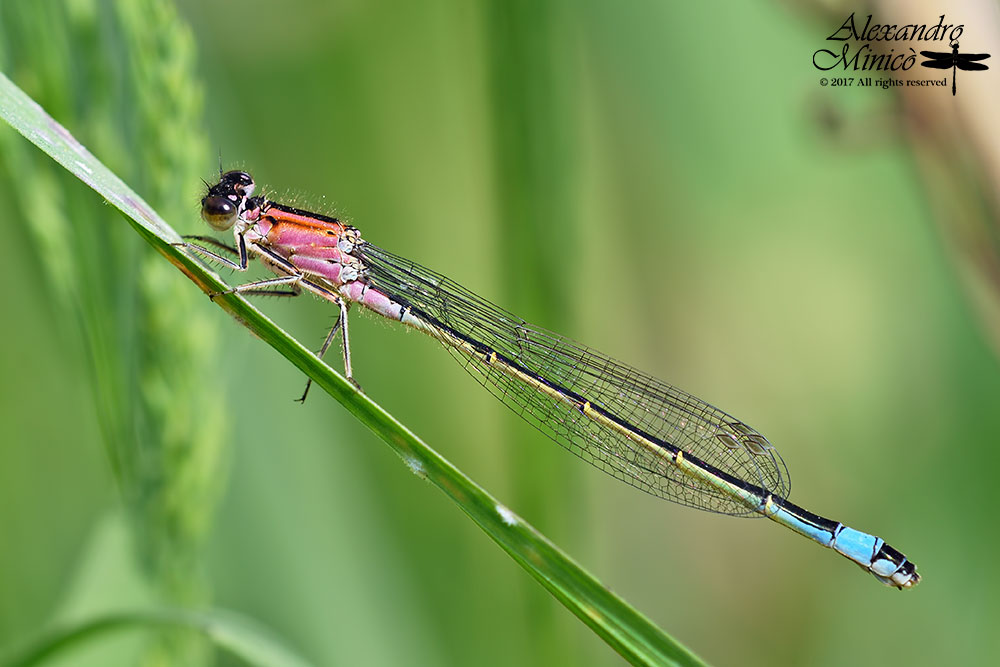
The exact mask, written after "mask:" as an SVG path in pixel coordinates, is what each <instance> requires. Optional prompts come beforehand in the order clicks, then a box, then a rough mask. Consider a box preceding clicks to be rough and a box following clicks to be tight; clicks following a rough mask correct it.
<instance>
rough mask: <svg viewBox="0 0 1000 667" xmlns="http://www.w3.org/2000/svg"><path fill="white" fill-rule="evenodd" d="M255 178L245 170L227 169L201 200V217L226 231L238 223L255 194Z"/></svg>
mask: <svg viewBox="0 0 1000 667" xmlns="http://www.w3.org/2000/svg"><path fill="white" fill-rule="evenodd" d="M253 189H254V182H253V178H252V177H251V176H250V174H248V173H247V172H245V171H227V172H226V173H224V174H222V175H221V176H220V177H219V182H218V183H216V184H215V185H213V186H211V187H209V188H208V193H207V194H206V195H205V196H204V197H202V200H201V217H202V219H203V220H204V221H205V222H207V223H208V224H209V225H211V227H212V229H214V230H216V231H219V232H224V231H226V230H227V229H229V228H230V227H232V226H233V225H234V224H235V223H236V218H237V217H238V216H239V214H240V211H241V209H242V207H243V205H244V203H245V202H246V200H247V198H248V197H249V196H250V195H252V194H253Z"/></svg>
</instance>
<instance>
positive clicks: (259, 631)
mask: <svg viewBox="0 0 1000 667" xmlns="http://www.w3.org/2000/svg"><path fill="white" fill-rule="evenodd" d="M153 627H168V628H178V629H189V630H195V631H198V632H201V633H202V634H204V635H205V636H206V637H207V638H208V639H210V640H211V641H212V643H214V644H215V645H216V646H218V647H219V648H223V649H225V650H227V651H229V652H230V653H232V654H233V655H236V656H239V657H240V658H243V659H244V660H245V661H246V662H248V663H250V664H251V665H262V666H264V665H267V666H269V667H304V666H305V665H308V664H309V663H308V662H306V661H305V660H303V659H302V658H301V657H299V656H298V655H296V654H295V652H294V651H292V650H291V649H289V648H288V647H286V646H284V645H282V644H281V643H280V642H278V641H277V640H276V639H274V638H273V637H272V636H271V633H270V632H268V631H267V630H266V629H265V628H262V627H260V626H258V625H257V624H256V623H254V622H252V621H250V620H249V619H247V618H244V617H242V616H239V615H237V614H234V613H232V612H228V611H224V610H220V609H212V610H208V611H190V610H186V609H156V610H137V611H130V612H123V613H118V614H109V615H107V616H101V617H99V618H95V619H93V620H90V621H86V622H84V623H80V624H78V625H73V626H69V627H66V628H63V629H58V630H53V631H51V632H49V633H47V634H46V635H45V636H44V637H42V638H40V639H37V640H35V641H34V642H32V643H31V645H30V646H28V647H27V648H24V649H22V650H20V651H18V652H17V653H16V654H13V655H11V656H9V657H8V658H7V659H5V660H3V664H4V665H8V666H9V667H28V666H29V665H38V664H41V663H43V662H45V661H46V660H47V659H48V658H50V657H52V656H54V655H55V654H57V653H60V652H63V651H66V650H68V649H72V648H73V647H74V646H75V645H78V644H81V643H83V642H87V641H89V640H93V639H96V638H98V637H100V636H101V635H104V634H105V633H108V632H113V631H116V630H136V629H138V630H142V629H149V628H153Z"/></svg>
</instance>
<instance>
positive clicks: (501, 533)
mask: <svg viewBox="0 0 1000 667" xmlns="http://www.w3.org/2000/svg"><path fill="white" fill-rule="evenodd" d="M0 116H2V117H3V118H4V119H6V120H7V121H8V122H9V123H10V124H11V125H13V126H14V127H15V128H16V129H17V130H18V131H20V132H21V134H23V135H24V136H26V137H27V138H28V139H30V140H31V141H32V142H33V143H35V144H36V145H37V146H38V147H39V148H41V149H42V150H43V151H45V152H46V153H48V154H49V155H50V156H52V157H53V158H54V159H55V160H56V161H57V162H59V163H60V164H62V165H63V166H64V167H66V168H67V169H68V170H69V171H70V172H72V173H73V174H75V175H76V176H77V177H79V178H80V179H81V180H83V181H84V182H85V183H87V184H88V185H90V186H91V187H92V188H93V189H94V190H96V191H97V192H98V193H99V194H100V195H101V196H102V197H104V198H105V199H106V200H107V201H109V202H110V203H111V204H113V205H114V206H115V207H117V208H118V209H119V210H121V211H122V212H123V213H124V214H125V215H126V216H127V218H128V220H129V221H130V223H131V224H132V226H133V228H134V229H136V230H137V231H138V232H139V233H140V235H141V236H142V237H143V238H145V239H146V240H147V241H148V242H149V243H150V244H151V245H152V246H153V247H154V248H155V249H156V250H157V251H158V252H159V253H161V254H162V255H163V256H164V257H166V258H167V259H168V260H169V261H170V262H171V263H172V264H174V265H175V266H176V267H177V268H179V269H180V270H181V271H182V272H183V273H184V274H185V275H187V276H188V277H189V278H190V279H191V280H192V281H193V282H195V284H197V285H198V286H199V287H200V288H201V289H202V290H203V291H204V292H206V293H215V292H219V291H222V290H224V289H226V288H227V285H226V284H225V283H223V282H222V280H221V279H220V278H219V277H218V276H217V275H215V273H214V272H212V271H209V270H208V269H206V268H205V267H204V266H203V265H202V264H200V263H199V262H198V261H196V260H194V259H193V258H191V257H190V256H188V255H186V254H185V253H183V252H182V251H181V250H180V249H178V248H177V247H175V246H173V245H171V243H175V242H178V241H180V237H179V236H178V235H177V233H176V232H175V231H174V230H173V229H171V228H170V226H169V225H168V224H167V223H166V222H165V221H163V220H162V219H161V218H160V217H159V216H158V215H157V214H156V212H155V211H153V210H152V208H151V207H149V206H148V205H147V204H146V203H145V202H143V200H142V199H141V198H140V197H139V196H138V195H136V194H135V193H134V192H132V190H130V189H129V188H128V186H126V185H125V184H124V183H123V182H122V181H121V180H120V179H119V178H118V177H116V176H115V175H114V174H112V173H111V172H110V171H108V169H107V168H106V167H104V166H103V165H102V164H101V163H100V162H99V161H98V160H97V159H96V158H95V157H94V156H93V155H91V154H90V152H89V151H87V149H85V148H84V147H83V146H82V145H80V144H79V143H78V142H77V141H76V140H75V139H73V137H72V136H71V135H70V134H69V133H68V132H67V131H66V130H65V129H64V128H63V127H62V126H60V125H59V124H58V123H56V122H55V120H53V119H52V118H50V117H49V116H48V115H47V114H46V113H45V111H44V110H43V109H42V108H41V107H40V106H38V105H37V104H35V103H34V102H33V101H32V100H31V99H29V98H28V97H27V96H26V95H25V94H24V93H23V92H22V91H21V90H20V89H19V88H17V86H15V85H14V84H13V83H12V82H11V81H10V80H9V79H7V78H6V77H4V76H3V75H2V74H0ZM215 303H217V304H218V305H219V306H221V307H222V308H223V309H224V310H226V311H227V312H228V313H229V314H230V315H232V316H233V317H234V318H236V319H237V320H238V321H239V322H241V323H242V324H243V325H244V326H245V327H246V328H248V329H249V330H250V331H252V332H253V333H254V334H256V335H257V336H258V337H259V338H261V339H262V340H264V341H265V342H266V343H267V344H269V345H270V346H271V347H273V348H274V349H275V350H277V351H278V352H279V353H280V354H281V355H282V356H284V357H285V358H286V359H288V361H290V362H291V363H292V364H294V365H295V366H296V367H297V368H299V369H300V370H301V371H303V372H304V373H305V374H306V375H308V376H309V377H311V378H312V379H313V381H314V382H315V383H316V384H318V385H319V386H321V387H322V388H323V389H324V390H326V391H327V393H329V394H330V395H331V396H333V397H334V398H335V399H336V400H337V401H338V402H340V403H341V404H342V405H343V406H344V407H345V408H347V410H348V411H350V412H351V413H352V414H353V415H354V416H355V417H357V418H358V419H359V420H360V421H361V422H362V423H364V424H365V425H366V426H368V428H370V429H371V430H372V431H374V432H375V433H376V434H377V435H378V436H379V437H380V438H382V439H383V440H384V441H385V442H386V443H388V444H389V446H390V447H392V449H393V450H394V451H395V452H396V453H397V454H399V456H400V457H402V458H403V460H404V461H405V462H406V464H407V466H409V468H410V469H411V470H412V471H413V472H414V473H415V474H417V475H418V476H420V477H421V478H422V479H426V480H427V481H430V482H431V483H432V484H434V485H435V486H437V487H438V488H439V489H440V490H441V491H443V492H444V493H445V495H447V496H448V497H449V498H451V499H452V500H453V501H454V502H455V503H456V504H457V505H458V506H459V508H461V509H462V511H463V512H465V513H466V514H468V515H469V517H471V518H472V520H473V521H475V522H476V524H477V525H479V527H480V528H481V529H482V530H483V531H484V532H485V533H486V534H487V535H489V536H490V537H491V538H492V539H493V540H494V541H495V542H496V543H497V544H498V545H500V547H501V548H502V549H503V550H504V551H506V552H507V553H508V554H509V555H510V556H511V558H513V559H514V560H515V561H516V562H517V563H518V564H520V565H521V566H522V567H523V568H524V569H525V570H527V571H528V572H529V573H530V574H531V575H532V576H533V577H534V578H535V579H537V580H538V581H539V583H541V584H542V585H543V586H544V587H545V588H546V589H547V590H548V591H549V592H550V593H551V594H552V595H553V596H555V597H556V599H558V600H559V601H560V602H562V603H563V605H565V606H566V607H567V608H568V609H569V610H570V611H572V612H573V613H574V614H575V615H576V616H577V617H578V618H580V619H581V620H582V621H583V622H584V623H586V624H587V625H588V626H590V628H591V629H592V630H593V631H594V632H596V633H597V634H598V635H599V636H600V637H601V638H602V639H603V640H604V641H605V642H606V643H607V644H608V645H609V646H611V647H612V648H613V649H614V650H615V651H617V652H618V653H620V654H621V655H622V656H623V657H624V658H625V659H627V660H628V661H630V662H632V663H634V664H675V665H700V664H703V663H702V662H701V661H700V660H699V659H698V658H697V657H696V656H695V655H694V654H693V653H691V652H690V651H689V650H688V649H687V648H685V647H684V646H682V645H681V644H680V643H678V642H677V641H675V640H674V639H672V638H671V637H669V636H667V635H666V634H665V633H664V632H663V631H662V630H660V629H659V628H658V627H656V625H654V624H653V623H652V622H651V621H649V619H647V618H646V617H644V616H643V615H642V614H640V613H639V612H638V611H636V610H635V609H634V608H632V607H631V606H629V605H628V604H627V603H626V602H625V601H624V600H622V599H621V598H620V597H618V596H617V595H615V594H614V593H612V592H610V591H609V590H607V589H606V588H605V587H604V586H602V585H601V584H600V582H598V581H597V580H596V579H595V578H594V577H592V576H591V575H590V574H588V573H587V572H586V571H584V570H583V569H582V568H581V567H580V566H579V565H577V564H576V563H575V562H574V561H573V560H572V559H571V558H570V557H569V556H567V555H566V554H565V553H563V552H562V551H561V550H559V548H558V547H556V546H555V545H554V544H552V543H551V542H550V541H549V540H548V539H546V538H545V536H543V535H542V534H541V533H539V532H538V531H537V530H535V529H534V528H533V527H532V526H530V525H529V524H527V523H526V522H525V521H524V520H522V519H521V518H519V517H517V516H516V515H514V514H513V513H512V512H510V510H508V509H507V508H506V507H504V506H503V505H502V504H501V503H499V502H498V501H497V500H496V499H495V498H493V497H492V496H490V495H489V494H488V493H486V492H485V491H484V490H483V489H482V488H480V487H479V486H478V485H477V484H475V483H474V482H473V481H472V480H470V479H469V478H468V477H466V476H465V475H464V474H462V473H461V472H460V471H459V470H458V469H456V468H455V467H454V466H453V465H452V464H451V463H449V462H448V461H446V460H445V459H444V458H442V457H441V456H440V455H439V454H438V453H437V452H435V451H434V450H433V449H431V448H430V447H429V446H428V445H426V444H425V443H424V442H423V441H422V440H420V439H419V438H418V437H417V436H416V435H414V434H413V433H412V432H411V431H410V430H409V429H408V428H406V427H405V426H403V425H402V424H401V423H399V421H397V420H396V419H395V418H394V417H393V416H392V415H390V414H389V413H388V412H386V411H385V410H384V409H382V408H381V407H380V406H379V405H377V404H376V403H374V402H373V401H372V400H371V399H370V398H368V397H367V396H365V395H364V394H361V393H359V392H358V391H357V390H355V388H354V387H353V386H352V385H351V384H350V383H348V382H347V381H346V380H345V379H344V378H343V377H342V376H340V375H339V374H338V373H336V372H334V371H333V370H332V369H331V368H330V367H329V366H327V365H326V364H324V363H323V362H322V361H321V360H319V359H318V358H317V357H316V356H315V355H314V354H313V353H312V352H311V351H309V350H308V349H306V348H305V347H303V346H302V345H301V344H300V343H299V342H298V341H296V340H295V339H293V338H292V337H291V336H289V335H288V334H287V333H285V332H284V331H283V330H282V329H281V328H279V327H278V326H277V325H276V324H274V323H273V322H272V321H271V320H270V319H268V318H267V317H266V316H264V315H263V314H262V313H261V312H260V311H258V310H257V309H256V308H255V307H253V306H252V305H251V304H250V303H249V302H247V301H246V300H245V299H243V298H242V297H240V296H238V295H234V294H229V295H225V296H223V297H220V298H217V299H215Z"/></svg>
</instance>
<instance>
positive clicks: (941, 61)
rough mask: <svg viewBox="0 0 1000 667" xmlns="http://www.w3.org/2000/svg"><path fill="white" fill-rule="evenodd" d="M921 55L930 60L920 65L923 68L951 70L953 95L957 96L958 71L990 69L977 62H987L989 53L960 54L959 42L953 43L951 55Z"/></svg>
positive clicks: (923, 52) (941, 53) (921, 53)
mask: <svg viewBox="0 0 1000 667" xmlns="http://www.w3.org/2000/svg"><path fill="white" fill-rule="evenodd" d="M920 55H922V56H924V57H925V58H929V60H925V61H923V62H922V63H920V64H921V65H922V66H923V67H930V68H931V69H951V94H952V95H955V91H956V85H955V84H956V78H957V77H956V75H957V74H958V70H960V69H961V70H965V71H966V72H982V71H983V70H986V69H989V66H988V65H984V64H983V63H980V62H976V61H977V60H986V59H987V58H989V57H990V54H988V53H959V52H958V42H952V44H951V53H948V52H947V51H945V52H940V51H921V52H920Z"/></svg>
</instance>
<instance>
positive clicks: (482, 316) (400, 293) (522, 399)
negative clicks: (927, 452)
mask: <svg viewBox="0 0 1000 667" xmlns="http://www.w3.org/2000/svg"><path fill="white" fill-rule="evenodd" d="M355 255H356V256H358V257H359V258H360V259H361V260H362V262H363V263H364V265H365V266H366V268H367V274H366V275H367V280H368V282H369V284H370V285H371V286H372V287H374V288H376V289H378V290H379V291H381V292H383V293H385V294H386V295H388V296H390V297H391V298H392V299H394V300H396V301H398V302H400V303H402V304H403V305H406V306H409V307H411V308H412V309H414V313H415V314H417V315H421V316H423V317H424V319H427V320H430V321H433V322H437V323H440V324H441V325H444V326H445V327H447V328H448V329H450V330H451V331H453V332H456V333H457V334H458V335H459V336H460V337H461V338H463V339H464V340H466V341H475V342H476V343H478V345H476V346H475V347H476V350H477V353H475V354H470V353H469V352H468V351H467V350H464V349H463V348H459V347H455V346H451V345H448V346H446V347H448V349H449V350H450V351H451V353H452V354H453V355H454V356H455V357H456V358H457V359H458V360H459V362H460V363H461V364H462V365H463V366H464V368H465V369H466V370H467V371H468V372H469V373H470V374H471V375H472V376H473V377H475V378H476V379H477V380H479V382H480V383H482V384H483V385H484V386H485V387H486V388H487V389H489V391H490V392H491V393H492V394H493V395H494V396H496V397H497V398H498V399H500V400H501V401H502V402H503V403H504V404H506V405H507V406H508V407H510V408H511V409H512V410H513V411H514V412H516V413H517V414H518V415H520V416H521V417H522V418H523V419H524V420H525V421H527V422H528V423H530V424H531V425H533V426H534V427H536V428H537V429H538V430H540V431H542V432H543V433H545V434H546V435H547V436H549V437H550V438H552V439H553V440H555V441H556V442H558V443H559V444H560V445H562V446H563V447H565V448H566V449H568V450H569V451H571V452H572V453H574V454H576V455H577V456H579V457H580V458H582V459H583V460H585V461H587V462H589V463H591V464H592V465H594V466H596V467H597V468H600V469H601V470H604V471H605V472H607V473H608V474H610V475H612V476H614V477H616V478H618V479H620V480H622V481H623V482H626V483H627V484H630V485H632V486H635V487H637V488H639V489H642V490H643V491H646V492H647V493H650V494H652V495H654V496H657V497H660V498H664V499H666V500H670V501H672V502H675V503H679V504H681V505H687V506H690V507H696V508H698V509H702V510H707V511H710V512H717V513H721V514H731V515H735V516H759V515H757V514H755V513H753V512H752V511H751V510H750V509H749V508H747V507H746V506H745V505H743V504H741V503H739V502H738V501H736V500H735V499H733V498H732V497H730V496H729V495H727V494H725V493H723V492H722V491H720V490H718V489H716V488H715V487H712V486H709V485H707V484H704V483H702V482H700V481H698V480H696V479H694V478H692V477H690V476H688V475H685V474H684V473H682V472H680V471H679V470H677V469H676V468H675V467H674V466H673V465H671V464H670V462H669V461H668V460H667V459H666V458H665V457H664V456H662V455H659V454H657V453H656V452H655V451H650V449H648V448H647V447H646V446H644V445H640V444H638V443H637V442H635V441H633V440H631V439H629V438H628V437H626V436H625V435H624V434H622V433H621V432H619V431H617V430H615V429H613V428H610V427H608V426H607V425H605V424H602V423H601V422H600V421H597V420H594V419H591V418H589V417H587V416H585V415H584V414H583V412H582V411H581V410H580V408H579V405H578V403H577V402H576V401H569V400H565V399H563V398H560V397H559V396H558V395H555V396H553V395H550V394H547V393H545V392H543V391H539V390H537V389H536V388H534V387H532V386H530V385H528V384H526V383H524V382H522V381H521V380H519V379H517V378H515V377H512V376H511V375H510V374H508V373H505V372H504V371H503V370H502V369H501V368H499V367H498V365H497V364H490V363H489V362H488V361H487V356H488V352H490V351H493V352H496V353H497V354H498V355H500V357H501V358H502V359H505V360H510V361H511V362H513V363H514V364H516V365H517V366H518V367H519V368H521V369H524V370H525V371H526V372H527V373H529V374H530V375H532V376H533V377H537V378H539V379H541V380H542V381H544V382H546V383H548V384H549V386H554V387H557V388H558V389H559V390H560V391H561V392H562V393H564V394H569V395H575V397H579V398H582V399H584V400H586V401H589V402H590V404H591V405H592V406H595V407H597V408H600V409H601V410H602V411H603V412H604V413H605V414H607V415H610V416H611V417H612V418H613V419H614V420H616V421H618V422H619V423H621V424H625V425H627V426H628V428H629V429H631V430H632V431H635V432H641V433H644V434H647V435H649V436H651V437H652V439H654V440H657V441H660V442H662V443H668V444H669V445H673V446H674V447H677V448H679V449H682V450H683V451H684V452H685V454H686V455H693V456H695V457H697V458H699V459H701V460H702V461H704V462H706V463H708V464H709V465H711V466H713V467H715V468H717V469H719V470H720V471H722V472H724V473H727V474H728V475H730V476H733V477H736V478H738V479H739V480H741V481H742V482H743V483H744V484H745V485H747V487H748V488H750V487H756V488H758V489H760V490H762V491H763V494H762V495H765V496H766V494H767V493H773V494H775V495H777V496H780V497H783V498H784V497H787V496H788V492H789V490H790V479H789V476H788V469H787V468H786V467H785V464H784V462H783V461H782V459H781V457H780V455H779V454H778V452H777V450H775V449H774V447H773V446H772V445H771V444H770V443H769V442H768V441H767V439H766V438H765V437H764V436H763V435H761V434H760V433H758V432H757V431H755V430H754V429H752V428H750V427H749V426H747V425H746V424H744V423H743V422H741V421H739V420H738V419H735V418H733V417H731V416H730V415H728V414H726V413H725V412H722V411H721V410H719V409H718V408H715V407H713V406H711V405H709V404H708V403H705V402H704V401H702V400H700V399H698V398H696V397H694V396H692V395H690V394H688V393H686V392H684V391H681V390H680V389H677V388H676V387H672V386H670V385H668V384H666V383H664V382H661V381H660V380H657V379H656V378H654V377H650V376H649V375H646V374H644V373H642V372H640V371H638V370H636V369H635V368H632V367H630V366H627V365H625V364H623V363H620V362H618V361H615V360H614V359H611V358H610V357H607V356H604V355H602V354H600V353H598V352H596V351H594V350H591V349H589V348H587V347H584V346H582V345H580V344H578V343H576V342H574V341H572V340H570V339H568V338H565V337H563V336H559V335H557V334H554V333H552V332H550V331H546V330H545V329H542V328H540V327H536V326H534V325H532V324H529V323H527V322H525V321H524V320H522V319H520V318H518V317H516V316H514V315H513V314H511V313H509V312H507V311H505V310H503V309H502V308H499V307H497V306H495V305H493V304H491V303H489V302H488V301H486V300H484V299H482V298H481V297H479V296H477V295H475V294H473V293H472V292H470V291H469V290H467V289H465V288H464V287H462V286H461V285H459V284H458V283H456V282H454V281H453V280H450V279H449V278H446V277H444V276H442V275H440V274H438V273H435V272H434V271H431V270H429V269H426V268H424V267H422V266H420V265H418V264H416V263H414V262H412V261H410V260H407V259H404V258H402V257H399V256H397V255H393V254H392V253H389V252H387V251H385V250H382V249H381V248H379V247H377V246H374V245H372V244H370V243H367V242H365V243H362V244H361V245H359V247H358V248H357V249H356V251H355ZM484 353H485V354H484Z"/></svg>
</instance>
